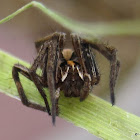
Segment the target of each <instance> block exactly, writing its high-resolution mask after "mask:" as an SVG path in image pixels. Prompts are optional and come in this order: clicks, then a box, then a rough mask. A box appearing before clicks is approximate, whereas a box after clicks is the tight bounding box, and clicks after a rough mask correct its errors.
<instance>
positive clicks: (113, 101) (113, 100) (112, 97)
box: [111, 93, 115, 106]
mask: <svg viewBox="0 0 140 140" xmlns="http://www.w3.org/2000/svg"><path fill="white" fill-rule="evenodd" d="M111 103H112V106H113V105H114V104H115V96H114V93H111Z"/></svg>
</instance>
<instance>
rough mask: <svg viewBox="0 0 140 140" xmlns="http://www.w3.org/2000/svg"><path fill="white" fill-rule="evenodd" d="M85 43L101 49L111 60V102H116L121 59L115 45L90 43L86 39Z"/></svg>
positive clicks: (98, 49)
mask: <svg viewBox="0 0 140 140" xmlns="http://www.w3.org/2000/svg"><path fill="white" fill-rule="evenodd" d="M84 42H85V43H87V44H89V45H90V46H91V47H92V48H93V49H96V50H97V51H99V52H100V53H101V54H102V55H104V56H105V57H106V58H107V59H108V60H109V61H110V68H111V69H110V95H111V103H112V105H114V104H115V95H114V89H115V84H116V80H117V77H118V73H119V69H120V61H119V60H117V57H116V52H117V50H116V49H115V48H113V47H108V46H106V45H105V44H96V43H90V42H87V41H86V40H84Z"/></svg>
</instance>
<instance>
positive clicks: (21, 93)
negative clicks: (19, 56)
mask: <svg viewBox="0 0 140 140" xmlns="http://www.w3.org/2000/svg"><path fill="white" fill-rule="evenodd" d="M19 73H21V74H22V75H24V76H25V77H27V78H28V79H29V80H31V76H30V73H29V69H27V68H26V67H24V66H22V65H20V64H15V65H14V66H13V70H12V75H13V79H14V81H15V84H16V87H17V90H18V93H19V97H20V99H21V101H22V103H23V104H24V105H26V106H28V107H31V108H34V109H37V110H41V111H46V107H43V106H40V105H38V104H35V103H32V102H30V101H28V99H27V97H26V95H25V93H24V90H23V87H22V84H21V82H20V79H19Z"/></svg>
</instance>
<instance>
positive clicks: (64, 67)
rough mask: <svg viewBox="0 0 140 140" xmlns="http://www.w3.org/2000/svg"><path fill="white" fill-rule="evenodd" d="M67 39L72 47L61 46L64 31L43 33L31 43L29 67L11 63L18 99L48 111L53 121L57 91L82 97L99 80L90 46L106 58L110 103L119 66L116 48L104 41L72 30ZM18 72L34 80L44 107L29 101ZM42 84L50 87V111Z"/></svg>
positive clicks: (55, 112)
mask: <svg viewBox="0 0 140 140" xmlns="http://www.w3.org/2000/svg"><path fill="white" fill-rule="evenodd" d="M71 39H72V46H73V49H65V48H64V42H65V33H57V32H56V33H53V34H52V35H50V36H47V37H44V38H43V39H41V40H38V41H37V42H36V43H35V45H36V48H37V50H39V52H38V55H37V57H36V59H35V60H34V63H33V64H32V66H31V67H30V68H29V69H28V68H26V67H24V66H22V65H20V64H15V65H14V66H13V71H12V74H13V79H14V81H15V83H16V86H17V90H18V93H19V96H20V98H21V101H22V103H23V104H24V105H26V106H28V107H31V108H34V109H38V110H41V111H46V110H47V112H48V114H49V115H52V121H53V123H55V116H56V114H58V99H59V95H60V91H63V92H64V95H65V96H66V97H80V101H82V100H84V99H85V98H86V97H87V95H88V94H89V92H90V90H91V89H92V87H93V85H96V84H98V83H99V80H100V75H99V72H98V68H97V66H96V62H95V58H94V55H93V53H92V51H91V49H95V50H97V51H99V52H100V53H101V54H102V55H104V56H105V57H106V58H107V59H108V60H109V61H110V67H111V69H110V95H111V102H112V105H113V104H114V102H115V97H114V88H115V83H116V79H117V76H118V72H119V67H120V62H119V61H118V60H117V58H116V49H114V48H111V47H110V48H109V47H108V46H106V45H105V44H99V43H91V42H89V41H87V40H86V39H82V38H81V37H79V36H77V35H75V34H71ZM38 67H39V68H40V69H41V70H42V75H41V76H40V75H38V74H37V73H36V70H37V68H38ZM19 73H21V74H23V75H24V76H25V77H27V78H28V79H30V80H31V81H33V82H34V84H35V85H36V87H37V89H38V91H39V92H40V94H41V96H42V97H43V100H44V102H45V105H46V107H43V106H40V105H38V104H35V103H32V102H30V101H29V100H28V99H27V97H26V95H25V93H24V90H23V87H22V84H21V82H20V79H19ZM44 87H48V88H49V91H50V97H51V104H52V109H51V111H50V106H49V104H48V100H47V97H46V94H45V93H44V90H43V88H44Z"/></svg>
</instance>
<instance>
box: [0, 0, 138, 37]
mask: <svg viewBox="0 0 140 140" xmlns="http://www.w3.org/2000/svg"><path fill="white" fill-rule="evenodd" d="M31 7H36V8H38V9H39V10H41V11H42V12H43V13H45V14H46V15H48V16H49V17H51V18H52V19H53V20H55V21H56V22H57V23H59V24H61V25H62V26H63V27H65V28H67V29H69V30H71V31H74V32H77V33H82V34H85V35H88V36H90V37H92V39H93V37H95V36H99V35H140V26H139V25H140V20H139V19H137V20H131V21H130V20H127V21H126V20H124V21H117V22H111V23H107V22H104V23H103V22H102V23H94V24H93V23H92V24H89V23H81V22H78V21H74V20H72V19H70V18H68V17H65V16H62V15H61V14H59V13H57V12H55V11H53V10H50V9H49V8H47V7H46V6H44V5H43V4H41V3H40V2H36V1H32V2H30V3H28V4H26V5H25V6H23V7H22V8H20V9H18V10H17V11H16V12H14V13H12V14H11V15H9V16H7V17H6V18H4V19H2V20H1V21H0V24H2V23H5V22H7V21H9V20H11V19H12V18H14V17H15V16H17V15H18V14H20V13H22V12H23V11H26V10H27V9H29V8H31ZM90 37H89V38H88V39H90Z"/></svg>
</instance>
